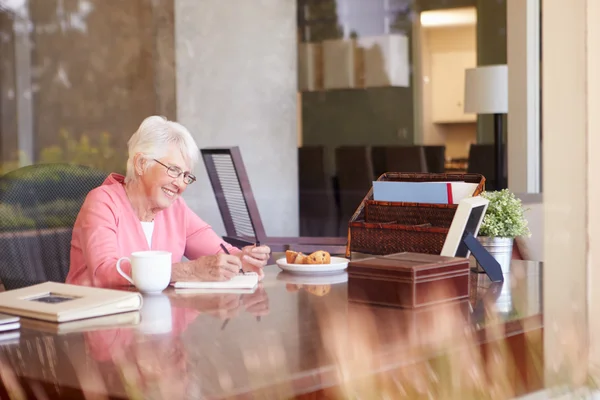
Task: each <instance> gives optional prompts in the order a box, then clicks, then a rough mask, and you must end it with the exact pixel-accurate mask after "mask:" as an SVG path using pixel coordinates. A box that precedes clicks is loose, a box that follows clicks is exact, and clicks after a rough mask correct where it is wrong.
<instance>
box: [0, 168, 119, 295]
mask: <svg viewBox="0 0 600 400" xmlns="http://www.w3.org/2000/svg"><path fill="white" fill-rule="evenodd" d="M106 176H107V174H106V173H105V172H100V171H97V170H94V169H92V168H89V167H84V166H80V165H72V164H59V163H57V164H38V165H31V166H28V167H23V168H19V169H17V170H14V171H11V172H9V173H7V174H5V175H4V176H2V177H0V254H1V256H0V280H1V281H2V283H3V284H4V287H5V288H6V289H7V290H10V289H16V288H20V287H24V286H29V285H33V284H36V283H41V282H46V281H54V282H64V281H65V279H66V277H67V274H68V272H69V264H70V249H71V234H72V230H73V224H74V222H75V219H76V218H77V214H78V213H79V209H80V208H81V205H82V204H83V201H84V200H85V197H86V196H87V194H88V192H89V191H90V190H92V189H93V188H95V187H97V186H99V185H101V184H102V182H103V181H104V179H105V178H106Z"/></svg>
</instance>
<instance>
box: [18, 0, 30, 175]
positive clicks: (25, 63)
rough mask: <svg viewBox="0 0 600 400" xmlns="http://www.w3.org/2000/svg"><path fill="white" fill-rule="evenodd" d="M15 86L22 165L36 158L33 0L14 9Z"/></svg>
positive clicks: (24, 2) (20, 162) (20, 163)
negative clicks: (32, 29) (30, 13)
mask: <svg viewBox="0 0 600 400" xmlns="http://www.w3.org/2000/svg"><path fill="white" fill-rule="evenodd" d="M14 11H15V13H14V23H13V27H14V35H15V38H14V49H15V58H14V60H15V89H16V97H15V100H16V108H17V140H18V142H17V143H18V151H19V166H21V167H23V166H25V165H29V164H31V163H32V162H34V159H33V143H34V142H33V93H32V91H31V38H30V33H29V30H30V28H31V19H30V18H29V1H27V0H25V1H23V4H22V5H21V7H19V8H18V9H16V10H14Z"/></svg>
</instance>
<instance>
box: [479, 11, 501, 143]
mask: <svg viewBox="0 0 600 400" xmlns="http://www.w3.org/2000/svg"><path fill="white" fill-rule="evenodd" d="M506 60H507V58H506V0H497V1H489V0H477V65H479V66H485V65H496V64H506ZM506 125H507V124H506V123H505V124H504V127H505V129H506ZM477 140H478V142H480V143H494V116H493V115H480V116H479V117H478V118H477Z"/></svg>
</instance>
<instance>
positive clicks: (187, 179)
mask: <svg viewBox="0 0 600 400" xmlns="http://www.w3.org/2000/svg"><path fill="white" fill-rule="evenodd" d="M154 161H156V162H157V163H159V164H160V165H162V166H163V167H165V168H166V169H167V174H168V175H169V176H170V177H171V178H179V177H180V176H181V175H183V182H184V183H185V184H186V185H191V184H192V183H194V182H196V177H195V176H194V175H193V174H191V173H189V172H183V171H182V170H181V169H180V168H179V167H176V166H174V165H171V166H168V165H166V164H163V163H161V162H160V161H158V160H157V159H154Z"/></svg>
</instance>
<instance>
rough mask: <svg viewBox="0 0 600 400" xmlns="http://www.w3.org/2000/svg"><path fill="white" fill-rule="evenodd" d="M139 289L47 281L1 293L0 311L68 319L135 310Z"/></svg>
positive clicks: (136, 308)
mask: <svg viewBox="0 0 600 400" xmlns="http://www.w3.org/2000/svg"><path fill="white" fill-rule="evenodd" d="M142 302H143V300H142V296H141V295H140V293H138V292H128V291H122V290H114V289H103V288H95V287H89V286H77V285H69V284H65V283H58V282H46V283H40V284H38V285H33V286H28V287H24V288H21V289H15V290H9V291H6V292H2V293H0V312H4V313H7V314H11V315H18V316H21V317H27V318H34V319H41V320H45V321H52V322H67V321H75V320H80V319H85V318H92V317H99V316H103V315H110V314H118V313H124V312H128V311H136V310H139V309H140V308H141V307H142Z"/></svg>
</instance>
